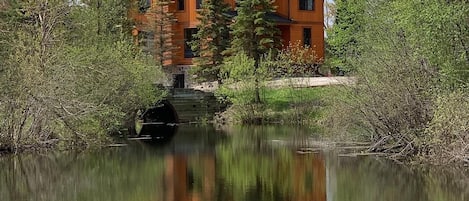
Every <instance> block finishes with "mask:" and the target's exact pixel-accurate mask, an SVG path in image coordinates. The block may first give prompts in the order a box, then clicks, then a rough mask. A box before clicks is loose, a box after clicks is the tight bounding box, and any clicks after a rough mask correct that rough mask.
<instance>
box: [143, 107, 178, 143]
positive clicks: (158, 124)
mask: <svg viewBox="0 0 469 201" xmlns="http://www.w3.org/2000/svg"><path fill="white" fill-rule="evenodd" d="M140 118H141V119H142V120H143V125H142V129H141V131H140V133H139V136H150V137H151V138H152V139H157V140H169V139H171V138H172V137H173V136H174V135H175V133H176V131H177V123H179V118H178V115H177V113H176V110H175V109H174V107H173V105H171V103H170V102H169V101H167V100H162V101H160V102H158V103H157V104H156V105H155V106H154V107H152V108H149V109H147V110H146V111H145V112H144V113H143V114H142V115H141V116H140Z"/></svg>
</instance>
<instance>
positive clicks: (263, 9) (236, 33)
mask: <svg viewBox="0 0 469 201" xmlns="http://www.w3.org/2000/svg"><path fill="white" fill-rule="evenodd" d="M238 2H239V4H238V7H237V8H236V11H237V13H238V15H237V16H236V17H235V19H234V21H235V22H234V23H233V24H232V25H231V29H232V30H233V31H232V32H231V33H232V36H233V40H232V41H231V47H230V48H229V49H228V51H227V52H228V53H229V54H234V53H238V52H244V53H245V54H246V55H247V56H248V57H249V58H251V59H254V61H255V64H254V73H255V74H257V70H258V69H259V62H260V60H261V57H262V55H263V54H266V53H267V52H269V51H270V50H272V49H274V48H275V47H278V46H280V39H279V37H278V33H279V30H278V28H277V27H276V26H275V23H274V22H273V21H272V20H271V19H269V18H268V14H269V13H274V12H275V8H274V6H273V2H274V1H272V0H242V1H238ZM259 81H260V80H259V78H256V80H255V82H256V89H255V100H254V101H255V102H256V103H259V102H261V99H260V95H259Z"/></svg>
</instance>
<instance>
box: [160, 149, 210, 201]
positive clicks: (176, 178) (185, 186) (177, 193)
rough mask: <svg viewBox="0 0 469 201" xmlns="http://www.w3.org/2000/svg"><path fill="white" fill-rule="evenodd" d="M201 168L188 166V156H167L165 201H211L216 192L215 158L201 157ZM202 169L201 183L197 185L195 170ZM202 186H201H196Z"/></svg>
mask: <svg viewBox="0 0 469 201" xmlns="http://www.w3.org/2000/svg"><path fill="white" fill-rule="evenodd" d="M200 159H201V160H200V162H201V164H200V166H199V167H190V166H189V165H188V156H185V155H177V154H176V155H168V156H166V172H165V187H164V188H165V201H210V200H213V197H214V192H215V157H214V156H213V155H204V156H201V157H200ZM196 168H198V169H201V172H200V173H201V175H200V176H201V178H199V179H200V183H196V182H195V179H194V177H195V176H199V175H195V172H194V169H196ZM195 185H200V186H195Z"/></svg>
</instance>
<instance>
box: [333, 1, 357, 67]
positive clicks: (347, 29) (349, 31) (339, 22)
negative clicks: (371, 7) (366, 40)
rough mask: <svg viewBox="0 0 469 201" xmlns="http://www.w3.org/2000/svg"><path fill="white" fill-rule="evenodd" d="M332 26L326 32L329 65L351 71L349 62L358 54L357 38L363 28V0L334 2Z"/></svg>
mask: <svg viewBox="0 0 469 201" xmlns="http://www.w3.org/2000/svg"><path fill="white" fill-rule="evenodd" d="M335 5H336V17H335V23H334V26H332V28H331V29H329V31H328V32H327V43H328V45H329V49H328V51H329V52H330V53H331V54H332V58H331V60H332V61H331V62H330V63H331V64H332V65H334V66H337V67H341V68H344V69H345V70H348V71H350V70H353V68H352V67H351V63H350V60H351V59H354V58H357V57H358V56H359V54H360V49H359V47H360V45H359V44H358V40H357V37H358V36H359V35H360V32H361V31H362V28H363V24H364V22H363V14H364V12H365V1H364V0H336V1H335Z"/></svg>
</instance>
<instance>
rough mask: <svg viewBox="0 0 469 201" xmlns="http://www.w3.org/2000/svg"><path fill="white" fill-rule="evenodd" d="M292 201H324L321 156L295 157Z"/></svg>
mask: <svg viewBox="0 0 469 201" xmlns="http://www.w3.org/2000/svg"><path fill="white" fill-rule="evenodd" d="M293 161H294V163H295V164H294V166H293V167H294V169H293V171H294V173H293V175H294V183H293V192H292V196H291V198H292V200H293V201H326V164H325V159H324V156H323V155H322V154H312V155H298V154H297V155H295V157H294V160H293Z"/></svg>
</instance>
